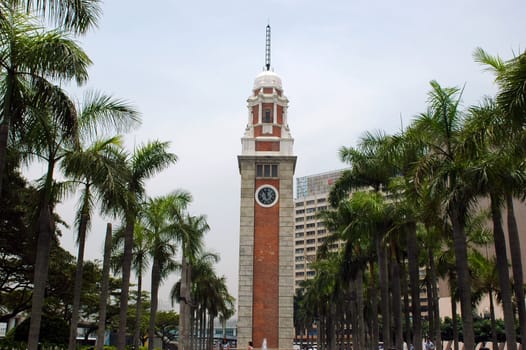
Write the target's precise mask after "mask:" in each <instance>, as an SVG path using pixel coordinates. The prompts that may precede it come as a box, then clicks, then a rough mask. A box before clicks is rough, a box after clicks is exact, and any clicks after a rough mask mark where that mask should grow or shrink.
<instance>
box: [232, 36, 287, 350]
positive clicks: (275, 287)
mask: <svg viewBox="0 0 526 350" xmlns="http://www.w3.org/2000/svg"><path fill="white" fill-rule="evenodd" d="M288 102H289V101H288V99H287V98H286V97H285V95H284V93H283V86H282V83H281V78H280V77H279V76H278V75H277V74H276V73H274V72H273V71H272V70H271V67H270V26H267V46H266V51H265V68H264V70H263V72H262V73H260V74H259V75H258V76H257V77H256V79H255V81H254V87H253V88H252V93H251V95H250V97H249V98H248V100H247V103H248V106H247V107H248V123H247V126H246V129H245V134H244V136H243V137H242V139H241V143H242V152H241V155H240V156H238V164H239V172H240V174H241V211H240V215H241V217H240V242H239V243H240V246H239V294H238V322H237V340H238V347H243V346H246V345H247V344H248V342H249V341H250V340H252V341H253V342H254V344H257V346H258V347H259V346H260V345H261V344H263V340H264V339H266V346H267V348H269V349H276V348H280V349H290V348H291V347H292V339H293V336H294V334H293V329H294V327H293V313H294V311H293V296H294V275H293V265H294V261H293V250H294V247H293V244H294V218H293V216H294V203H293V176H294V169H295V166H296V156H295V155H294V154H293V152H292V146H293V142H294V140H293V138H292V136H291V134H290V130H289V126H288V120H287V119H288V117H287V107H288Z"/></svg>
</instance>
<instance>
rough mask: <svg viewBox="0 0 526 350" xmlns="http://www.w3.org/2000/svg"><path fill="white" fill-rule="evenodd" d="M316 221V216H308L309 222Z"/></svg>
mask: <svg viewBox="0 0 526 350" xmlns="http://www.w3.org/2000/svg"><path fill="white" fill-rule="evenodd" d="M314 219H316V216H315V215H309V216H307V220H314Z"/></svg>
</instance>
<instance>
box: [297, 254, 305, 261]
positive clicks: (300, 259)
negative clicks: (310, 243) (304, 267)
mask: <svg viewBox="0 0 526 350" xmlns="http://www.w3.org/2000/svg"><path fill="white" fill-rule="evenodd" d="M304 260H305V257H304V256H303V255H300V256H297V257H296V261H304Z"/></svg>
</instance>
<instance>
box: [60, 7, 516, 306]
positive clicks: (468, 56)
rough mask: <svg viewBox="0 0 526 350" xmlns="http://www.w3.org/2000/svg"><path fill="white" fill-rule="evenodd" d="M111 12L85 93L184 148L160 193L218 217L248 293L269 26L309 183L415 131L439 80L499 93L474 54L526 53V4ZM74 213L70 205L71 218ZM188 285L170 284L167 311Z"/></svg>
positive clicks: (137, 139) (231, 270) (474, 97)
mask: <svg viewBox="0 0 526 350" xmlns="http://www.w3.org/2000/svg"><path fill="white" fill-rule="evenodd" d="M102 8H103V17H102V19H101V21H100V25H99V28H98V29H96V30H93V31H91V32H90V33H89V34H88V35H86V36H85V37H82V38H80V39H79V40H80V41H81V45H82V46H83V47H84V48H85V50H86V52H87V53H88V55H89V56H90V57H91V59H92V60H93V62H94V64H93V66H92V68H91V69H90V80H89V82H88V84H87V85H86V86H85V88H86V89H96V90H99V91H102V92H105V93H109V94H112V95H113V96H114V97H118V98H123V99H126V100H128V101H130V102H131V103H132V104H133V105H135V106H136V107H137V108H138V109H139V110H140V112H141V113H142V116H143V125H142V126H141V127H140V128H139V129H138V130H136V131H134V132H133V133H131V134H129V135H128V136H127V142H128V144H129V145H130V146H133V144H140V143H143V142H146V141H148V140H153V139H158V140H161V141H170V142H171V151H173V152H174V153H176V154H177V156H178V157H179V161H178V163H177V164H176V165H175V166H173V167H171V168H170V169H168V170H166V171H164V172H163V173H161V174H160V175H158V176H156V177H155V178H154V180H153V181H150V182H149V183H148V186H147V188H148V194H149V195H150V196H157V195H162V194H166V193H169V192H171V191H173V190H175V189H185V190H188V191H190V192H191V193H192V195H193V197H194V202H193V204H192V205H191V207H190V212H191V213H192V214H195V215H200V214H204V215H207V217H208V223H209V224H210V226H211V231H210V232H209V233H208V235H207V237H206V245H207V249H208V250H210V251H213V252H216V253H218V254H220V256H221V261H220V263H219V264H218V265H217V269H216V270H217V272H218V274H219V275H225V276H226V278H227V283H228V287H229V290H230V293H231V294H232V295H234V296H235V297H237V286H238V283H237V273H238V241H239V195H240V191H239V187H240V176H239V172H238V166H237V155H238V154H240V153H241V142H240V139H241V136H242V135H243V131H244V128H245V125H246V121H247V113H248V112H247V108H246V99H247V98H248V96H249V95H250V93H251V89H252V85H253V82H254V78H255V77H256V75H257V74H258V73H259V72H261V70H262V68H263V65H264V54H265V26H266V25H267V24H268V23H270V25H271V27H272V66H273V68H274V71H275V72H276V73H278V74H279V75H280V76H281V78H282V81H283V88H284V93H285V95H286V96H287V97H288V98H289V101H290V103H289V110H288V118H289V126H290V129H291V132H292V136H293V137H294V139H295V145H294V151H295V154H296V155H297V156H298V162H297V167H296V176H297V177H298V176H306V175H312V174H317V173H321V172H325V171H330V170H334V169H340V168H343V167H345V166H346V165H345V164H343V163H341V162H340V161H339V159H338V149H339V148H340V147H341V146H351V145H355V143H356V140H357V138H358V137H359V136H360V135H361V134H362V133H363V132H364V131H366V130H377V129H381V130H385V131H386V132H388V133H393V132H397V131H398V130H399V129H400V125H401V120H400V116H402V120H403V123H404V124H405V125H407V124H408V123H409V121H410V120H411V118H412V117H414V116H415V115H417V114H418V113H420V112H424V111H425V108H426V107H425V105H426V104H425V103H426V94H427V92H428V91H429V81H431V80H433V79H435V80H437V81H438V82H439V83H440V84H441V85H442V86H460V87H461V86H465V90H464V103H465V105H470V104H476V103H477V102H478V101H480V99H481V98H482V96H484V95H491V94H494V92H495V86H494V84H493V77H492V75H491V74H490V73H487V72H484V71H483V69H482V67H481V66H480V65H479V64H477V63H475V62H474V61H473V58H472V53H473V51H474V49H475V48H476V47H482V48H484V49H485V50H487V51H488V52H489V53H491V54H499V55H500V56H502V57H503V58H511V57H512V56H513V54H514V53H519V52H520V51H521V50H524V48H525V46H526V37H525V33H526V21H524V14H526V1H524V0H513V1H506V0H503V1H495V0H493V1H488V0H468V1H464V0H442V1H426V0H411V1H395V0H389V1H388V0H384V1H357V0H354V1H353V0H347V1H345V0H338V1H331V0H327V1H320V0H317V1H310V0H282V1H247V0H238V1H228V0H224V1H199V0H197V1H174V0H156V1H144V0H106V1H105V2H104V3H103V5H102ZM73 204H74V201H70V202H68V203H67V204H66V205H64V206H62V207H60V208H59V210H60V211H61V214H62V215H63V217H64V218H65V219H66V220H69V222H72V216H73V214H72V213H73ZM104 222H105V221H103V220H96V222H95V224H94V225H93V229H92V232H91V233H90V234H89V237H88V243H87V258H88V259H101V257H102V245H103V241H104V239H103V236H104V230H105V226H104ZM115 224H116V225H117V224H118V223H117V222H115ZM73 242H74V235H73V230H69V231H68V230H65V231H64V237H63V238H62V243H63V246H64V247H65V248H66V249H68V250H70V251H71V252H72V253H73V254H74V255H76V250H75V248H74V244H73ZM178 278H179V277H178V276H175V275H174V276H172V277H170V278H169V279H168V280H167V281H166V282H165V284H164V286H163V287H162V289H161V293H160V299H161V307H162V308H168V307H169V306H170V302H169V299H168V291H169V289H170V288H171V286H172V285H173V284H174V283H175V281H176V280H177V279H178Z"/></svg>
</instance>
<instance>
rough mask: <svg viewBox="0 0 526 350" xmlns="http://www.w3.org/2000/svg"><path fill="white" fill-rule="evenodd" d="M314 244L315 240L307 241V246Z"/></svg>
mask: <svg viewBox="0 0 526 350" xmlns="http://www.w3.org/2000/svg"><path fill="white" fill-rule="evenodd" d="M314 243H316V240H315V239H308V240H307V244H314Z"/></svg>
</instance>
